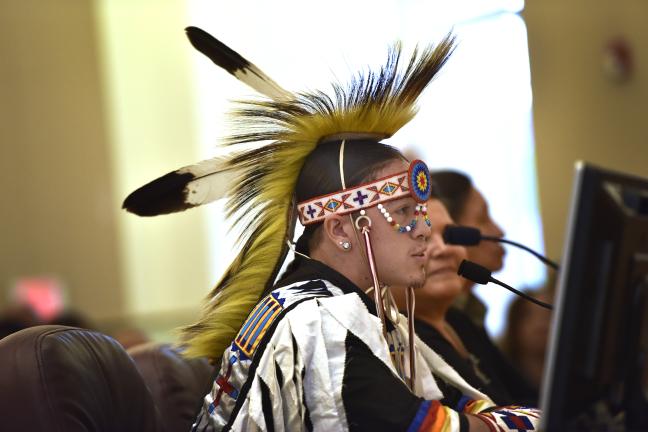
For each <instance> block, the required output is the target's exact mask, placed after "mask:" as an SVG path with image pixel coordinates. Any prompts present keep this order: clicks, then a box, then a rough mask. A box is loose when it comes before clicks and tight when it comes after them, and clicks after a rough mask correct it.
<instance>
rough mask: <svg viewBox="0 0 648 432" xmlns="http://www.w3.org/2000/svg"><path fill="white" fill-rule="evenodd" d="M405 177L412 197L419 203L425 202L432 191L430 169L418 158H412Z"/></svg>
mask: <svg viewBox="0 0 648 432" xmlns="http://www.w3.org/2000/svg"><path fill="white" fill-rule="evenodd" d="M407 177H408V180H409V184H410V189H411V193H412V197H413V198H414V199H415V200H416V201H417V202H419V203H425V202H427V200H429V199H430V193H431V192H432V181H431V180H430V170H429V169H428V167H427V165H425V162H423V161H421V160H418V159H416V160H413V161H412V163H411V164H410V167H409V170H408V176H407Z"/></svg>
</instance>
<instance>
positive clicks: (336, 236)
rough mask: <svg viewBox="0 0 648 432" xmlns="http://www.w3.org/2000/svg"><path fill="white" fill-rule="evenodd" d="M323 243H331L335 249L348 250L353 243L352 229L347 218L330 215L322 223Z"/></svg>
mask: <svg viewBox="0 0 648 432" xmlns="http://www.w3.org/2000/svg"><path fill="white" fill-rule="evenodd" d="M322 228H323V231H324V232H323V234H324V236H323V237H324V239H323V240H324V241H328V242H331V243H332V244H333V245H334V246H335V247H336V248H339V249H341V250H345V251H346V250H349V249H350V248H351V246H352V245H353V243H354V240H355V237H354V235H353V227H352V226H351V220H350V218H349V216H340V215H331V216H329V217H327V218H326V219H324V222H323V226H322Z"/></svg>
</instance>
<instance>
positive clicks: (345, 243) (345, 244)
mask: <svg viewBox="0 0 648 432" xmlns="http://www.w3.org/2000/svg"><path fill="white" fill-rule="evenodd" d="M340 246H342V249H344V250H345V251H348V250H349V249H351V242H349V241H348V240H344V241H341V242H340Z"/></svg>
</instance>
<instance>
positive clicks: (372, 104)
mask: <svg viewBox="0 0 648 432" xmlns="http://www.w3.org/2000/svg"><path fill="white" fill-rule="evenodd" d="M188 34H189V37H190V40H191V42H192V43H193V44H194V46H195V47H197V48H198V49H199V50H200V51H202V52H203V53H205V54H206V55H208V56H209V57H210V58H211V59H212V60H214V61H215V62H216V63H217V64H218V65H220V66H221V67H223V68H225V69H226V70H228V71H229V72H230V73H232V74H234V75H235V76H237V77H238V78H240V79H242V80H244V81H245V82H246V83H248V84H250V85H251V86H253V87H254V88H255V89H257V90H259V91H260V92H261V93H263V94H264V95H266V96H267V97H268V99H262V100H254V101H247V102H243V103H242V104H241V106H240V108H239V109H238V110H237V111H236V112H235V114H236V116H237V124H238V125H239V126H240V129H239V130H238V131H236V132H235V133H234V134H233V135H232V136H231V137H230V138H229V139H228V143H229V144H230V145H231V146H232V148H233V149H234V152H235V153H233V154H232V155H231V156H230V157H229V158H227V159H225V160H224V161H223V160H222V159H221V160H212V161H206V162H203V163H201V164H199V165H196V166H192V167H186V168H182V169H180V170H178V171H175V172H173V173H169V174H167V175H166V176H164V177H161V178H160V179H158V180H156V181H154V182H152V183H150V184H148V185H146V186H144V187H142V188H140V189H139V190H138V191H135V192H134V193H133V194H131V195H130V196H129V197H128V198H127V200H126V202H125V204H124V207H126V208H127V209H128V210H130V211H133V212H135V213H138V214H143V215H153V214H160V213H168V212H171V211H179V210H184V209H186V208H188V207H193V206H196V205H200V204H203V203H205V202H207V201H209V200H212V199H216V198H220V197H223V196H226V197H228V199H229V205H230V209H231V210H230V211H231V213H232V214H233V215H236V216H238V218H237V219H235V226H237V227H238V228H240V229H241V231H242V232H244V243H243V247H242V250H241V252H240V253H239V255H238V256H237V258H236V259H235V260H234V262H233V263H232V264H231V266H230V268H229V269H228V271H227V272H226V274H225V276H224V277H223V279H222V280H221V281H220V282H219V284H218V285H217V286H216V288H215V289H214V291H213V292H212V293H211V295H210V297H209V299H208V309H207V312H206V313H205V315H204V316H203V317H202V319H201V320H200V321H199V322H198V323H197V324H196V325H194V326H192V327H190V328H188V329H187V331H186V334H185V336H186V339H185V343H186V346H187V351H188V353H189V354H191V355H199V356H207V357H211V358H212V359H220V364H221V369H220V374H219V376H218V377H217V379H216V380H215V383H214V387H213V389H212V391H211V392H210V393H209V394H208V395H206V397H205V399H204V406H203V410H202V412H201V413H200V415H199V417H198V419H197V421H196V423H195V425H194V430H198V431H201V430H289V431H295V430H326V431H329V430H413V431H416V430H489V428H491V430H493V429H492V428H496V427H509V426H506V425H507V424H510V425H511V426H514V427H515V429H516V430H517V429H520V428H521V427H523V426H524V427H526V426H528V427H529V428H532V427H533V424H534V423H535V422H536V421H537V415H538V414H537V412H536V411H534V410H529V409H523V408H518V407H509V408H501V409H498V410H497V411H492V410H491V411H488V412H486V411H484V410H485V409H488V408H493V405H494V404H493V403H492V401H490V400H489V399H488V398H487V397H486V396H485V395H483V394H481V393H480V392H479V391H477V390H475V389H474V388H472V387H471V386H470V385H468V384H467V383H466V382H465V381H464V380H463V379H462V378H461V377H460V376H459V375H458V374H457V373H456V372H455V371H454V370H453V369H452V368H450V367H449V366H448V365H447V364H446V363H445V362H444V361H443V360H442V359H441V358H440V357H439V356H438V355H436V354H435V353H434V352H433V351H431V350H430V349H429V348H427V347H426V346H425V345H423V344H420V342H418V341H417V340H416V338H415V336H414V334H413V332H408V328H407V327H406V325H405V321H406V320H405V319H404V318H403V317H402V316H399V315H398V314H397V312H395V311H393V310H390V309H389V308H388V307H386V306H385V301H384V297H383V294H384V292H385V288H386V286H387V285H390V284H399V285H404V286H408V287H409V289H410V290H411V289H415V288H416V287H417V286H420V285H421V284H422V283H423V281H424V280H425V274H424V268H425V264H426V261H427V260H426V255H425V250H426V242H427V240H428V237H429V232H430V228H429V220H428V219H427V216H426V210H425V203H426V202H427V199H428V198H429V195H430V190H431V184H430V177H429V172H428V169H427V167H426V166H425V164H423V163H422V162H421V161H413V162H411V163H410V162H408V161H406V160H405V159H404V158H403V156H402V155H401V154H400V152H398V151H397V150H395V149H393V148H392V147H389V146H387V145H385V144H382V143H381V142H380V141H381V140H382V139H384V138H388V137H390V136H392V135H393V134H394V133H395V132H396V131H398V130H399V129H400V128H401V127H402V126H403V125H404V124H406V123H407V122H408V121H409V120H410V119H411V118H412V117H413V116H414V113H415V111H416V107H415V102H416V100H417V98H418V96H419V95H420V93H421V92H422V91H423V89H424V88H425V87H426V86H427V84H428V83H429V82H430V80H431V79H432V78H433V77H434V76H435V74H436V73H437V72H438V70H439V69H440V68H441V67H442V65H443V64H444V63H445V62H446V60H447V59H448V57H449V55H450V53H451V51H452V46H453V42H452V38H450V37H448V38H446V39H445V40H444V41H442V42H441V43H440V44H439V45H438V46H437V47H436V48H432V47H430V48H427V49H425V50H423V51H422V52H420V53H414V55H413V57H412V59H411V60H410V61H409V62H407V63H406V66H405V67H404V68H403V67H402V66H401V62H400V55H401V54H400V48H399V47H398V46H397V47H396V48H394V49H393V50H392V51H391V52H390V55H389V57H388V60H387V63H386V64H385V65H384V66H383V67H382V68H381V69H380V70H379V71H377V72H369V73H367V74H364V75H363V74H358V75H357V76H356V77H355V78H354V79H353V80H352V81H351V84H350V85H349V86H348V87H346V88H345V87H343V86H341V85H334V86H333V94H332V95H327V94H326V93H325V92H312V93H299V94H293V93H290V92H288V91H286V90H284V89H283V88H281V87H279V86H278V85H277V84H276V83H274V82H273V81H272V80H270V79H269V78H268V77H267V76H265V75H264V74H263V73H262V72H261V71H260V70H259V69H258V68H256V67H255V66H254V65H252V64H251V63H249V62H248V61H247V60H245V59H244V58H242V57H241V56H240V55H238V54H237V53H235V52H234V51H232V50H231V49H229V48H227V47H226V46H224V45H223V44H222V43H220V42H219V41H217V40H215V39H213V38H212V37H211V36H209V35H208V34H206V33H204V32H203V31H201V30H199V29H195V28H190V29H188ZM251 144H254V146H252V149H250V146H251ZM239 148H241V150H240V151H238V149H239ZM227 178H229V180H227V181H226V180H225V179H227ZM159 197H162V198H159ZM297 218H298V219H299V221H300V222H301V223H302V224H303V225H304V226H305V230H304V234H303V235H302V236H301V237H300V239H299V241H298V242H297V246H296V255H297V259H296V261H295V262H293V263H292V264H291V266H290V267H289V269H288V271H287V272H286V273H285V274H284V275H283V276H282V277H281V279H280V280H279V281H278V282H277V283H275V280H276V277H277V273H278V271H279V269H280V268H281V266H282V264H283V261H284V259H285V257H286V254H287V244H290V242H291V240H292V238H293V233H294V223H295V221H296V219H297ZM372 286H373V287H375V288H376V289H374V296H373V300H372V298H370V297H369V296H367V295H366V294H365V292H364V290H365V289H368V288H370V287H372ZM410 324H411V323H410ZM511 422H512V423H511Z"/></svg>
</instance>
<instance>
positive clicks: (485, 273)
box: [457, 260, 553, 310]
mask: <svg viewBox="0 0 648 432" xmlns="http://www.w3.org/2000/svg"><path fill="white" fill-rule="evenodd" d="M457 274H458V275H459V276H463V277H465V278H466V279H468V280H471V281H473V282H475V283H478V284H481V285H486V284H487V283H489V282H493V283H495V284H497V285H499V286H502V287H504V288H506V289H507V290H509V291H511V292H513V293H515V294H517V295H519V296H520V297H523V298H525V299H526V300H529V301H530V302H532V303H535V304H537V305H539V306H542V307H544V308H547V309H549V310H552V309H553V306H552V305H550V304H548V303H545V302H541V301H540V300H538V299H534V298H533V297H531V296H530V295H528V294H526V293H523V292H522V291H518V290H516V289H515V288H513V287H512V286H509V285H507V284H505V283H504V282H501V281H499V280H497V279H495V278H494V277H492V276H491V272H490V270H488V269H487V268H486V267H484V266H480V265H479V264H477V263H474V262H472V261H468V260H463V261H461V264H460V265H459V270H457Z"/></svg>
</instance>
